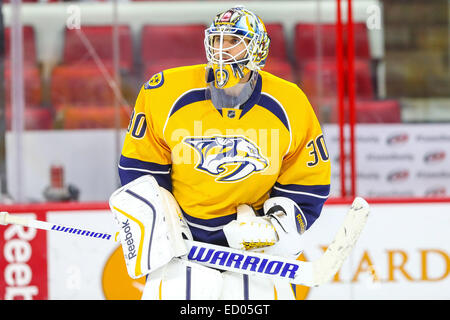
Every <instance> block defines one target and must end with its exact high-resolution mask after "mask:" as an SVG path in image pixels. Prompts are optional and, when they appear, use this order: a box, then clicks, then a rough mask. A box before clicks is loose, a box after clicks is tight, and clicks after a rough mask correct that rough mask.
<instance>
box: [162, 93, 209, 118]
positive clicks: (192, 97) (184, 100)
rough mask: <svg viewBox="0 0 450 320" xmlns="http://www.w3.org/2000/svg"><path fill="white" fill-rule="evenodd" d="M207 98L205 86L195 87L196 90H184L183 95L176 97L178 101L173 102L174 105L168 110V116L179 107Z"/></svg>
mask: <svg viewBox="0 0 450 320" xmlns="http://www.w3.org/2000/svg"><path fill="white" fill-rule="evenodd" d="M205 100H207V98H206V88H204V89H197V90H192V91H188V92H185V93H184V94H183V95H181V96H180V97H179V98H178V101H177V102H176V103H175V105H174V106H173V107H172V109H171V110H170V114H169V118H170V117H171V116H172V115H173V114H174V113H175V112H177V111H178V110H180V109H181V108H183V107H185V106H187V105H189V104H192V103H195V102H198V101H205Z"/></svg>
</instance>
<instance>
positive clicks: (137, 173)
mask: <svg viewBox="0 0 450 320" xmlns="http://www.w3.org/2000/svg"><path fill="white" fill-rule="evenodd" d="M170 169H171V165H170V164H167V165H163V164H158V163H154V162H146V161H141V160H137V159H133V158H127V157H125V156H121V157H120V161H119V177H120V182H121V184H122V185H125V184H127V183H129V182H131V181H133V180H135V179H137V178H139V177H141V176H144V175H147V174H151V175H152V176H153V177H155V179H156V181H157V182H158V184H159V185H160V186H161V187H163V188H165V189H167V190H168V191H172V180H171V177H170Z"/></svg>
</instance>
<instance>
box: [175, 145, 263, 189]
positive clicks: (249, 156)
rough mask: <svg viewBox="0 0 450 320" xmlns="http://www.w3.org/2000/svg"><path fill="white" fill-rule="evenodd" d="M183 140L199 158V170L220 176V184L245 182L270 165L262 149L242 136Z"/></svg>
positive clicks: (218, 177)
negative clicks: (262, 153)
mask: <svg viewBox="0 0 450 320" xmlns="http://www.w3.org/2000/svg"><path fill="white" fill-rule="evenodd" d="M183 141H184V143H187V144H188V145H190V146H191V147H193V148H194V149H195V150H196V151H197V152H198V153H199V155H200V161H199V162H198V163H197V165H196V169H198V170H201V171H205V172H207V173H209V174H211V175H213V176H217V178H216V181H219V182H235V181H239V180H243V179H245V178H247V177H249V176H250V175H251V174H253V173H255V172H259V171H263V170H264V169H266V168H267V167H268V165H269V162H268V160H267V159H266V158H265V157H263V156H262V155H261V152H260V150H259V147H258V146H257V145H256V144H255V143H253V142H252V141H250V140H249V139H247V138H245V137H242V136H232V137H230V136H213V137H187V138H185V139H184V140H183ZM227 165H232V166H227Z"/></svg>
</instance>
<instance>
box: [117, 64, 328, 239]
mask: <svg viewBox="0 0 450 320" xmlns="http://www.w3.org/2000/svg"><path fill="white" fill-rule="evenodd" d="M205 67H206V65H196V66H188V67H180V68H174V69H169V70H165V71H163V72H160V73H158V74H156V75H154V76H153V77H152V78H151V79H150V80H149V81H148V82H147V83H145V84H144V85H143V86H142V88H141V90H140V93H139V95H138V97H137V101H136V105H135V108H134V111H133V114H132V118H131V120H130V124H129V126H128V130H127V134H126V137H125V142H124V145H123V150H122V154H121V158H120V163H119V175H120V179H121V183H122V184H126V183H128V182H130V181H132V180H134V179H136V178H138V177H140V176H141V175H145V174H151V175H153V176H154V177H155V178H156V179H157V181H158V183H159V184H160V186H162V187H164V188H166V189H167V190H169V191H171V192H172V193H173V195H174V197H175V199H176V200H177V201H178V203H179V205H180V207H181V209H182V211H183V214H184V216H185V219H186V222H187V223H188V225H189V227H190V229H191V231H192V234H193V237H194V240H197V241H203V242H209V243H214V244H219V245H227V242H226V240H225V236H224V234H223V231H222V228H223V226H224V225H225V224H227V223H228V222H230V221H231V220H233V219H236V207H237V206H238V205H239V204H243V203H245V204H249V205H251V206H252V207H253V208H254V209H255V210H256V211H257V212H258V213H260V214H262V207H263V204H264V202H265V201H266V200H267V199H268V198H269V197H275V196H283V197H288V198H290V199H292V200H294V201H295V202H296V203H297V204H298V207H299V209H300V212H301V215H298V219H299V221H297V222H298V223H299V226H301V227H300V228H301V229H302V230H301V231H304V230H307V229H308V228H309V227H310V226H311V225H312V224H313V223H314V221H315V220H316V219H317V217H318V216H319V215H320V212H321V210H322V206H323V204H324V202H325V201H326V199H327V198H328V195H329V190H330V161H329V155H328V152H327V149H326V146H325V140H324V137H323V134H322V130H321V128H320V125H319V122H318V120H317V118H316V116H315V114H314V111H313V109H312V107H311V105H310V103H309V102H308V99H307V98H306V96H305V95H304V93H303V92H302V91H301V90H300V89H299V88H298V87H297V86H296V85H295V84H292V83H290V82H287V81H285V80H282V79H280V78H278V77H275V76H273V75H271V74H269V73H267V72H263V71H260V72H259V75H258V79H257V81H256V84H255V88H254V91H253V93H252V95H251V97H250V98H249V100H247V102H246V103H244V104H243V105H241V106H240V107H239V108H222V109H218V108H216V107H215V106H214V105H213V103H212V102H211V99H210V94H209V89H208V84H207V82H206V81H205ZM300 220H301V221H300Z"/></svg>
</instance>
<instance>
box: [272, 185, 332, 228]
mask: <svg viewBox="0 0 450 320" xmlns="http://www.w3.org/2000/svg"><path fill="white" fill-rule="evenodd" d="M329 195H330V185H313V186H307V185H298V184H286V185H283V184H280V183H278V182H277V183H276V184H275V186H274V187H273V189H272V192H271V194H270V196H271V197H286V198H289V199H291V200H293V201H294V202H295V203H296V204H297V205H298V207H299V208H300V209H301V211H302V212H303V216H304V218H305V220H306V229H309V228H310V227H311V225H312V224H313V223H314V221H316V219H317V218H318V217H319V216H320V213H321V211H322V207H323V205H324V203H325V201H326V200H327V199H328V197H329Z"/></svg>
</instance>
